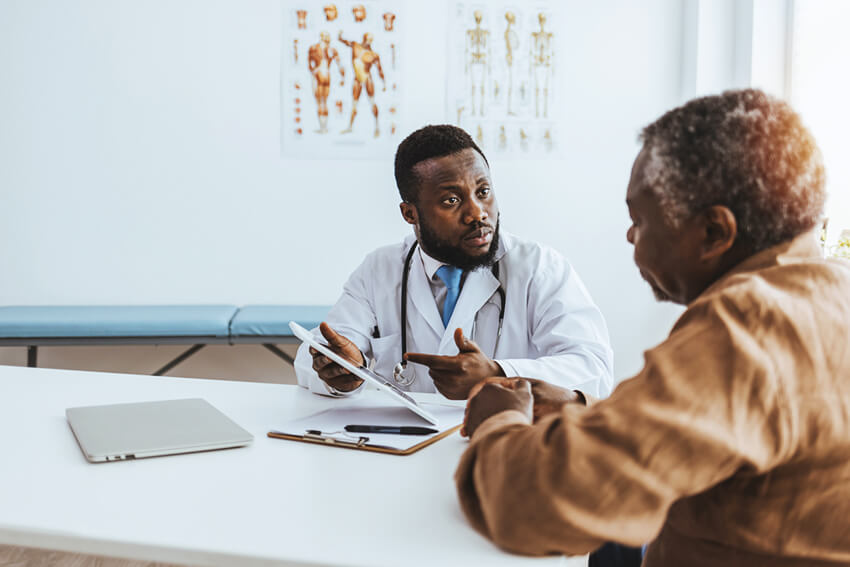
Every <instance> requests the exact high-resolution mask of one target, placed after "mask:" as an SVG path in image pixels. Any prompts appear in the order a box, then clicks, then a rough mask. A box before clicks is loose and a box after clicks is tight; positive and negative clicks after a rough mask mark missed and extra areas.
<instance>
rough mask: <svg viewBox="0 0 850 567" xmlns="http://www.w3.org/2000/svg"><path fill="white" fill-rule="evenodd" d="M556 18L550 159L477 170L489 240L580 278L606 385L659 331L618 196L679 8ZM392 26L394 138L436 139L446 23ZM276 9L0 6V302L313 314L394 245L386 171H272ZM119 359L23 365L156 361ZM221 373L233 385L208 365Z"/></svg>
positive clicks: (671, 71) (238, 352)
mask: <svg viewBox="0 0 850 567" xmlns="http://www.w3.org/2000/svg"><path fill="white" fill-rule="evenodd" d="M284 1H285V0H284ZM561 5H562V12H561V17H560V18H559V21H560V27H559V29H556V30H555V32H556V33H557V34H558V35H559V39H558V42H559V43H558V46H559V57H561V58H562V59H564V60H565V63H564V68H563V71H564V72H563V73H561V75H560V76H561V78H562V79H563V80H564V81H565V82H564V84H563V86H562V88H561V91H560V92H561V93H562V94H563V96H562V98H561V99H560V100H559V101H558V103H559V104H561V105H563V106H565V107H566V108H567V113H566V114H567V116H568V118H567V119H566V123H565V124H564V127H563V128H562V129H561V132H562V133H563V135H564V136H563V138H564V145H565V152H564V154H563V157H561V158H559V159H557V160H545V161H544V160H534V161H519V160H508V159H501V160H492V169H493V177H494V181H495V186H496V192H497V196H498V198H499V202H500V206H501V211H502V218H503V226H504V227H505V228H506V229H508V230H511V231H512V232H515V233H518V234H520V235H523V236H526V237H530V238H535V239H538V240H540V241H542V242H544V243H547V244H550V245H553V246H555V247H557V248H558V249H560V250H561V251H562V252H563V253H564V254H565V255H567V257H568V258H570V260H571V261H572V262H573V264H574V266H575V267H576V268H577V269H578V271H579V273H580V274H581V276H582V277H583V278H584V280H585V283H586V284H587V285H588V287H589V289H590V291H591V293H592V295H593V296H594V298H595V299H596V301H597V303H598V304H599V306H600V307H601V309H602V311H603V312H604V314H605V315H606V317H607V320H608V323H609V327H610V332H611V338H612V342H613V346H614V351H615V355H616V358H615V364H616V375H617V376H618V377H620V378H622V377H625V376H628V375H630V374H632V373H634V372H635V371H637V370H638V369H639V368H640V366H641V364H642V358H641V354H642V351H643V350H644V349H646V348H648V347H651V346H653V345H654V344H656V343H657V342H658V341H660V340H661V339H662V338H663V337H664V336H665V335H666V332H667V330H668V329H669V327H670V324H671V322H672V321H673V319H674V318H675V316H676V315H677V314H678V313H679V311H680V310H679V308H676V307H672V306H663V305H657V304H656V303H655V302H654V300H653V298H652V295H651V293H650V291H649V289H648V287H647V286H646V285H645V284H644V283H643V282H642V281H641V280H640V278H639V276H638V274H637V270H636V269H635V268H634V266H633V264H632V260H631V247H630V246H629V245H628V244H627V243H626V240H625V231H626V228H627V226H628V215H627V212H626V208H625V204H624V196H625V188H626V183H627V180H628V175H629V170H630V167H631V163H632V160H633V159H634V157H635V155H636V153H637V151H638V144H637V141H636V136H637V133H638V131H639V129H640V127H641V126H643V125H645V124H646V123H648V122H650V121H652V120H654V119H655V118H656V117H658V116H659V115H660V114H661V113H662V112H664V111H665V110H667V109H669V108H672V107H673V106H676V105H678V104H680V103H681V102H682V100H683V99H682V84H683V76H682V73H683V69H685V68H686V62H685V61H684V60H683V55H682V53H683V49H682V46H683V44H684V43H685V39H686V38H685V37H683V33H685V32H684V31H683V30H685V29H686V26H685V20H686V13H685V12H686V11H685V5H686V3H684V2H680V1H678V0H644V1H641V2H633V1H631V0H604V1H601V0H597V1H594V2H587V1H568V2H563V3H561ZM284 6H289V4H284ZM405 6H406V17H407V19H408V21H409V22H416V24H415V25H409V26H406V28H405V29H406V30H407V32H408V36H407V37H406V41H407V46H408V51H409V55H410V58H409V59H408V60H407V61H406V63H405V64H406V65H407V69H408V70H407V77H406V84H407V88H406V90H405V93H406V95H405V96H407V100H406V104H407V107H408V108H409V109H412V110H411V111H410V113H409V114H407V115H405V116H404V117H403V121H402V123H401V124H400V129H401V131H402V132H409V131H411V130H413V129H415V128H417V127H419V126H421V125H423V124H425V123H441V122H446V121H448V120H449V117H448V116H447V114H446V109H445V87H444V84H443V82H442V78H441V74H440V69H441V68H442V66H443V65H444V64H445V60H446V52H445V43H446V37H445V32H444V30H445V28H446V24H447V21H446V18H447V15H448V12H449V10H448V4H447V3H446V2H445V0H443V1H437V2H433V1H432V2H415V1H407V2H405ZM281 9H283V8H282V5H281V3H280V2H278V1H276V0H252V1H245V2H232V1H227V2H226V1H222V0H145V1H141V0H134V1H126V0H121V1H117V0H3V2H0V242H2V243H3V245H2V246H0V269H1V270H2V271H3V276H2V277H0V304H4V305H23V304H109V303H125V304H134V303H135V304H146V303H234V304H249V303H262V302H270V303H305V304H306V303H332V302H333V301H334V300H335V298H336V297H337V294H338V293H339V291H340V288H341V285H342V282H343V281H344V279H345V278H346V276H347V274H348V273H349V272H350V271H351V269H352V268H354V267H355V266H356V265H357V263H358V262H359V261H360V259H361V258H362V256H363V255H364V254H365V253H366V252H367V251H369V250H371V249H372V248H374V247H376V246H379V245H381V244H384V243H387V242H390V241H394V240H396V239H399V238H401V237H402V236H403V235H404V234H406V233H407V231H408V227H407V225H406V224H404V223H403V221H402V220H401V218H400V216H399V213H398V206H397V203H398V196H397V193H396V189H395V186H394V181H393V176H392V156H391V155H387V156H386V157H385V158H382V159H380V160H366V161H328V160H322V159H315V160H304V161H292V160H283V159H281V158H280V147H279V139H280V135H279V124H280V120H279V112H280V111H279V89H280V87H279V83H280V77H279V57H280V45H279V44H280V30H279V27H280V21H281V17H280V16H281ZM321 251H326V252H328V253H329V254H330V257H332V258H333V261H330V260H328V259H327V258H322V257H321ZM222 274H224V277H222V276H221V275H222ZM139 348H142V349H147V348H151V347H133V348H117V347H112V348H110V349H103V348H100V349H88V350H87V349H78V350H74V349H47V350H48V351H49V352H48V353H47V354H46V355H45V356H46V358H45V359H44V361H45V363H46V364H49V365H55V366H63V365H66V366H70V367H85V366H86V365H87V364H88V365H90V366H94V365H97V364H101V365H102V364H103V360H104V357H105V358H106V359H107V360H110V361H114V364H115V365H116V366H112V367H110V368H108V369H113V370H122V369H126V370H127V371H144V370H139V369H138V368H137V366H138V363H134V364H129V363H127V364H126V365H125V366H122V365H123V364H124V362H123V361H124V360H125V359H126V360H136V359H137V358H138V357H139V355H138V353H140V352H143V353H148V355H150V356H151V357H154V358H156V362H152V361H151V362H150V363H148V362H145V364H144V365H143V366H145V365H147V367H148V368H150V369H151V370H153V369H155V368H156V367H157V366H158V365H159V364H160V363H162V362H164V361H162V360H160V358H164V359H167V358H168V356H164V354H165V352H164V350H163V349H164V348H165V347H162V348H160V349H159V350H147V351H145V350H139ZM169 348H173V347H169ZM134 349H135V350H134ZM73 352H84V353H85V352H88V353H89V354H87V355H83V357H82V360H80V358H79V356H80V355H76V354H73ZM169 352H171V351H169ZM218 353H224V354H218ZM228 353H230V355H232V356H237V357H239V359H240V362H241V364H242V367H241V369H240V368H238V367H237V368H233V369H231V368H229V366H228V364H229V363H228V364H225V363H224V362H223V358H222V357H226V356H228ZM145 356H147V355H145ZM205 357H206V358H205ZM267 357H271V355H270V354H268V353H267V352H265V351H264V350H263V349H261V347H245V348H241V347H240V348H238V349H237V348H234V347H214V348H208V349H205V351H202V352H201V353H200V354H199V355H198V358H197V359H196V361H194V362H190V363H187V366H186V367H178V369H176V370H175V371H174V372H173V373H174V374H180V375H209V376H220V377H237V376H240V375H245V374H248V375H257V376H260V375H263V376H264V375H266V374H268V375H270V376H278V373H282V372H284V370H283V368H282V363H281V364H280V365H278V364H277V362H276V361H274V360H273V359H272V358H267ZM4 362H5V363H12V364H22V363H23V362H24V355H23V352H22V349H11V350H7V349H0V363H4ZM193 365H194V366H193ZM258 368H259V370H258ZM105 369H106V368H105ZM280 375H281V376H283V374H280ZM288 376H289V375H287V377H288ZM260 377H262V376H260Z"/></svg>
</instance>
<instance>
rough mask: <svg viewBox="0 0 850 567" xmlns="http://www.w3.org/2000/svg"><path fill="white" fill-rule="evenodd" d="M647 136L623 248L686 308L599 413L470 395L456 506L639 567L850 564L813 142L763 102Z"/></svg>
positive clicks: (735, 96)
mask: <svg viewBox="0 0 850 567" xmlns="http://www.w3.org/2000/svg"><path fill="white" fill-rule="evenodd" d="M641 139H642V141H643V148H642V150H641V151H640V153H639V154H638V156H637V159H636V160H635V163H634V167H633V169H632V174H631V179H630V181H629V185H628V191H627V194H626V202H627V204H628V208H629V213H630V216H631V218H632V225H631V226H630V227H629V229H628V233H627V238H628V241H629V242H630V243H631V244H632V245H633V246H634V259H635V263H636V264H637V266H638V268H639V270H640V273H641V275H642V276H643V277H644V278H645V279H646V281H647V282H648V283H649V285H650V286H651V287H652V289H653V291H654V292H655V295H656V296H657V297H658V299H660V300H667V301H674V302H676V303H680V304H683V305H686V306H687V309H686V311H685V312H684V314H683V315H682V316H681V317H680V319H679V320H678V321H677V322H676V324H675V325H674V326H673V329H672V331H671V332H670V335H669V337H668V338H667V339H666V340H665V341H664V342H663V343H661V344H660V345H659V346H657V347H655V348H653V349H652V350H649V351H647V353H646V358H645V360H646V363H645V366H644V368H643V370H642V371H641V372H640V373H639V374H638V375H637V376H635V377H634V378H632V379H630V380H626V381H625V382H623V383H622V384H620V385H619V387H617V388H616V389H615V391H614V392H613V394H612V395H611V397H610V398H608V399H606V400H602V401H599V402H597V403H593V400H592V399H590V398H589V397H585V396H575V401H573V402H566V403H565V402H563V401H558V402H553V401H552V399H551V395H550V394H547V392H546V391H545V390H541V389H539V388H538V390H537V391H536V392H535V391H532V388H531V384H530V383H529V381H527V380H523V379H514V380H511V381H506V382H504V383H494V382H493V381H491V383H484V384H482V385H481V386H477V387H476V388H475V389H474V390H473V392H472V393H471V398H470V401H469V402H468V406H467V419H466V424H465V428H466V432H467V433H468V434H471V436H472V438H471V443H470V446H469V448H468V449H467V451H466V453H465V454H464V455H463V458H462V460H461V463H460V466H459V467H458V470H457V474H456V480H457V487H458V491H459V494H460V500H461V505H462V507H463V510H464V511H465V513H466V515H467V517H468V518H469V520H470V521H471V522H472V523H473V524H474V526H475V527H476V528H477V529H478V530H480V531H481V532H483V533H484V534H485V535H487V536H488V537H490V538H492V539H493V540H494V541H495V542H496V543H497V544H498V545H500V546H502V547H505V548H507V549H510V550H514V551H518V552H522V553H528V554H546V553H567V554H577V553H586V552H588V551H591V550H593V549H595V548H596V547H598V546H599V545H600V544H601V543H602V542H605V541H616V542H620V543H623V544H627V545H640V544H641V543H643V542H649V541H651V543H650V544H649V547H648V549H647V551H646V555H645V557H644V562H643V565H644V566H646V567H658V566H690V567H701V566H706V567H708V566H712V567H714V566H719V565H723V566H724V567H736V566H741V567H744V566H752V565H770V566H773V567H790V566H794V567H797V566H800V567H802V566H807V567H812V566H827V565H850V339H848V324H850V265H848V264H847V263H845V262H842V261H839V260H834V261H833V260H824V259H823V258H822V256H821V251H820V249H819V245H818V242H817V241H816V238H815V236H814V234H813V231H812V229H813V227H815V225H816V224H817V221H818V218H819V217H820V215H821V210H822V206H823V203H824V199H825V193H824V170H823V165H822V161H821V156H820V153H819V151H818V149H817V147H816V145H815V142H814V140H813V139H812V137H811V135H810V134H809V132H808V131H807V130H806V129H805V128H804V127H803V125H802V124H801V121H800V118H799V116H797V115H796V114H795V113H794V112H793V111H792V110H791V108H790V107H789V106H788V105H787V104H786V103H784V102H782V101H779V100H777V99H775V98H772V97H770V96H767V95H765V94H764V93H762V92H760V91H758V90H742V91H730V92H726V93H724V94H722V95H720V96H711V97H705V98H700V99H697V100H693V101H691V102H689V103H687V104H686V105H684V106H682V107H680V108H677V109H675V110H672V111H670V112H668V113H667V114H665V115H664V116H662V117H661V118H660V119H658V120H657V121H656V122H655V123H653V124H651V125H649V126H647V127H646V128H645V129H644V130H643V133H642V136H641ZM501 380H504V379H501ZM548 390H549V391H550V393H551V392H552V391H554V388H551V387H549V388H548ZM555 393H557V392H555ZM558 395H560V396H562V397H568V396H569V393H567V392H560V394H558ZM585 398H586V399H587V402H589V403H588V404H587V406H585V405H584V403H582V402H583V401H584V399H585ZM535 411H536V414H537V415H536V417H537V420H536V422H535V423H534V424H532V420H533V415H534V412H535Z"/></svg>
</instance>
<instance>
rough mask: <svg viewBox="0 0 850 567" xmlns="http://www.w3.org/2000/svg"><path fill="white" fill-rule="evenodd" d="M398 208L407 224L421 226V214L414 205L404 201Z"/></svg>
mask: <svg viewBox="0 0 850 567" xmlns="http://www.w3.org/2000/svg"><path fill="white" fill-rule="evenodd" d="M398 208H399V209H400V210H401V216H402V218H404V221H405V222H406V223H407V224H412V225H414V226H415V225H418V224H419V214H418V211H417V210H416V207H415V206H414V205H413V204H412V203H406V202H404V201H402V202H401V203H399V205H398Z"/></svg>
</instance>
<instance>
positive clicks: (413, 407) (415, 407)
mask: <svg viewBox="0 0 850 567" xmlns="http://www.w3.org/2000/svg"><path fill="white" fill-rule="evenodd" d="M289 328H290V329H292V332H293V333H295V336H296V337H298V338H299V339H301V340H302V341H304V342H305V343H307V344H308V345H310V346H311V347H313V348H314V349H316V350H317V351H319V352H320V353H322V354H324V355H325V356H327V357H328V358H330V359H331V360H333V361H334V362H336V363H337V364H339V365H340V366H342V367H343V368H345V369H346V370H348V371H349V372H351V373H352V374H354V375H355V376H357V377H358V378H360V379H362V380H363V381H364V382H366V383H367V384H372V385H373V386H375V387H377V388H378V389H379V390H380V391H382V392H384V393H385V394H387V395H388V396H389V397H391V398H392V399H394V400H395V401H396V402H398V403H400V404H403V405H404V406H406V407H407V408H408V409H409V410H410V411H412V412H413V413H415V414H416V415H418V416H419V417H421V418H422V419H424V420H425V421H427V422H428V423H430V424H432V425H438V424H439V420H438V419H437V418H436V417H434V416H433V415H431V414H430V413H429V412H428V411H426V410H424V409H422V406H420V405H419V404H418V403H416V400H414V399H413V398H411V397H410V396H409V395H407V393H405V392H404V391H403V390H400V389H399V388H398V387H397V386H396V385H395V384H393V383H392V382H390V381H389V380H387V379H385V378H383V377H382V376H380V375H378V374H375V373H374V372H372V371H371V370H369V369H368V368H366V367H365V366H357V365H356V364H354V363H353V362H351V361H350V360H348V359H347V358H345V357H343V356H340V355H338V354H337V353H335V352H334V351H332V350H331V349H330V348H329V347H328V345H326V344H324V343H322V342H319V339H318V338H316V336H315V335H313V333H311V332H310V331H308V330H307V329H305V328H304V327H302V326H301V325H299V324H298V323H296V322H295V321H290V322H289Z"/></svg>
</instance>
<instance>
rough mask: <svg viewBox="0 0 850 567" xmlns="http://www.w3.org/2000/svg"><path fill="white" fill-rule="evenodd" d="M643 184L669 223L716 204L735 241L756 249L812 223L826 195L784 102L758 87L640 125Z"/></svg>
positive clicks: (809, 145) (811, 147) (819, 169)
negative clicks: (734, 227) (730, 222)
mask: <svg viewBox="0 0 850 567" xmlns="http://www.w3.org/2000/svg"><path fill="white" fill-rule="evenodd" d="M640 140H641V141H642V142H643V144H644V150H645V151H647V152H648V154H649V159H648V161H647V165H646V168H645V169H644V171H645V175H646V178H645V180H644V181H645V182H646V183H647V185H648V186H649V187H651V188H652V189H653V190H654V191H655V193H656V194H657V195H658V196H659V198H660V200H661V205H662V208H663V209H664V210H665V214H666V220H667V222H668V223H669V224H671V225H672V226H674V227H676V226H679V225H680V224H681V223H682V222H684V221H685V220H686V219H687V218H689V217H690V216H691V215H693V214H695V213H697V212H699V211H701V210H703V209H705V208H706V207H710V206H713V205H724V206H726V207H728V208H729V209H730V210H731V211H732V213H733V214H734V215H735V220H736V221H737V223H738V238H739V239H740V240H741V243H742V244H743V245H745V246H746V247H748V249H749V250H750V251H751V252H752V253H755V252H758V251H760V250H763V249H765V248H768V247H770V246H773V245H774V244H778V243H779V242H782V241H784V240H788V239H790V238H793V237H795V236H797V235H798V234H800V233H802V232H805V231H806V230H809V229H811V228H813V227H814V226H815V224H817V222H818V220H819V218H820V216H821V215H822V212H823V204H824V201H825V199H826V191H825V189H824V183H825V174H824V168H823V159H822V157H821V153H820V150H819V149H818V147H817V144H816V143H815V140H814V138H813V137H812V135H811V134H810V133H809V131H808V130H806V128H805V127H804V126H803V124H802V122H801V120H800V117H799V116H798V115H797V113H796V112H794V111H793V110H792V109H791V107H790V106H789V105H788V104H787V103H785V102H783V101H781V100H779V99H777V98H774V97H772V96H769V95H766V94H765V93H763V92H762V91H760V90H756V89H746V90H737V91H727V92H724V93H723V94H721V95H719V96H707V97H703V98H698V99H694V100H692V101H690V102H688V103H687V104H685V105H683V106H680V107H679V108H675V109H673V110H671V111H669V112H667V113H666V114H664V115H663V116H662V117H661V118H659V119H658V120H656V121H655V122H653V123H652V124H650V125H649V126H647V127H646V128H644V129H643V131H642V132H641V134H640Z"/></svg>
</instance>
